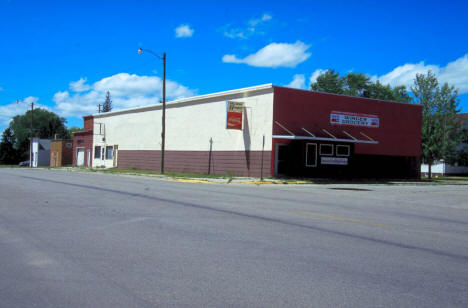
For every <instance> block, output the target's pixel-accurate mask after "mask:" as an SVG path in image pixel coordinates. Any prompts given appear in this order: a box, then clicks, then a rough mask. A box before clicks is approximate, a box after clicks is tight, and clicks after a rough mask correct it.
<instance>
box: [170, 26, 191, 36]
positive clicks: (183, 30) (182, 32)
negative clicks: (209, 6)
mask: <svg viewBox="0 0 468 308" xmlns="http://www.w3.org/2000/svg"><path fill="white" fill-rule="evenodd" d="M174 31H175V35H176V37H192V36H193V32H195V30H193V29H192V28H190V26H189V25H180V26H178V27H177V28H175V30H174Z"/></svg>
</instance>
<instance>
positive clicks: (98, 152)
mask: <svg viewBox="0 0 468 308" xmlns="http://www.w3.org/2000/svg"><path fill="white" fill-rule="evenodd" d="M100 157H101V147H100V146H95V147H94V158H100Z"/></svg>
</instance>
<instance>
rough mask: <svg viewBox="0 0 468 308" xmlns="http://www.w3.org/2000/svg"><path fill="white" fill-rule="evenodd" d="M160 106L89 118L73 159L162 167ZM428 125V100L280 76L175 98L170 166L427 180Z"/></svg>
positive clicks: (170, 114) (169, 127)
mask: <svg viewBox="0 0 468 308" xmlns="http://www.w3.org/2000/svg"><path fill="white" fill-rule="evenodd" d="M161 113H162V105H161V104H157V105H152V106H146V107H140V108H132V109H127V110H121V111H114V112H108V113H101V114H95V115H92V116H87V117H84V121H85V129H84V130H83V131H82V132H77V133H75V139H74V147H75V150H74V164H76V165H85V166H94V167H106V168H109V167H117V168H131V167H135V168H140V169H151V170H159V168H160V160H161ZM421 124H422V107H421V106H420V105H416V104H405V103H397V102H388V101H382V100H375V99H367V98H361V97H350V96H343V95H336V94H329V93H320V92H313V91H306V90H297V89H290V88H284V87H278V86H273V85H271V84H267V85H261V86H256V87H250V88H244V89H238V90H231V91H226V92H220V93H214V94H207V95H201V96H196V97H191V98H185V99H179V100H176V101H172V102H169V103H167V110H166V150H165V170H166V171H175V172H196V173H214V174H226V173H231V174H235V175H242V176H260V175H261V174H262V175H264V176H283V175H284V176H296V177H297V176H305V177H384V178H419V176H420V156H421ZM80 142H81V143H80Z"/></svg>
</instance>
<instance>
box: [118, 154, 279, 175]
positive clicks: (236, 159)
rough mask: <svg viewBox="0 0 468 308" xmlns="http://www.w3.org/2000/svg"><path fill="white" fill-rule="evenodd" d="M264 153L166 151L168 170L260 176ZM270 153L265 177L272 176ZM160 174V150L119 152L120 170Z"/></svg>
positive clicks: (266, 162) (265, 160)
mask: <svg viewBox="0 0 468 308" xmlns="http://www.w3.org/2000/svg"><path fill="white" fill-rule="evenodd" d="M261 157H262V152H261V151H247V152H245V151H213V152H211V158H210V152H209V151H166V152H165V159H164V169H165V171H173V172H193V173H206V174H207V173H210V174H226V173H231V174H233V175H239V176H253V177H259V176H260V173H261ZM271 157H272V155H271V151H264V153H263V176H270V175H271V172H270V171H271V168H270V165H271ZM132 167H134V168H138V169H147V170H155V171H159V170H160V168H161V151H153V150H146V151H143V150H141V151H140V150H119V152H118V168H132Z"/></svg>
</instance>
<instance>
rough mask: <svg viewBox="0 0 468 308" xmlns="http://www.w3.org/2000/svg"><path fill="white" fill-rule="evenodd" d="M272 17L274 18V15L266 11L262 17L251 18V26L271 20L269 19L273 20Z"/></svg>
mask: <svg viewBox="0 0 468 308" xmlns="http://www.w3.org/2000/svg"><path fill="white" fill-rule="evenodd" d="M272 19H273V17H272V16H271V15H270V14H267V13H264V14H263V15H262V16H261V17H260V18H252V19H250V20H249V22H248V24H249V25H250V26H251V27H255V26H257V25H259V24H262V23H264V22H265V21H269V20H272Z"/></svg>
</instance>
